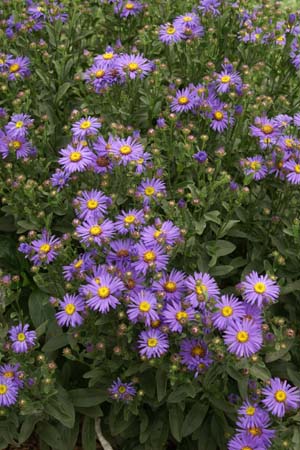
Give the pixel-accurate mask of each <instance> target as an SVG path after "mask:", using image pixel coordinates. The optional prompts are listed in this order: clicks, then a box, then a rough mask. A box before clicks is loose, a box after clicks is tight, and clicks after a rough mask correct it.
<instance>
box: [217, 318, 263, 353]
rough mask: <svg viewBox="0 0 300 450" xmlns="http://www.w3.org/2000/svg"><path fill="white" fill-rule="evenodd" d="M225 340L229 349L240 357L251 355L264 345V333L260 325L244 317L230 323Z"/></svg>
mask: <svg viewBox="0 0 300 450" xmlns="http://www.w3.org/2000/svg"><path fill="white" fill-rule="evenodd" d="M224 342H225V344H226V345H227V346H228V351H229V352H230V353H234V354H235V355H236V356H238V357H239V358H243V357H249V356H251V355H253V354H254V353H256V352H258V351H259V350H260V348H261V346H262V333H261V329H260V327H259V326H258V325H256V324H253V323H251V321H249V320H246V319H244V320H243V321H242V322H235V323H232V324H231V325H229V326H228V327H227V329H226V331H225V333H224Z"/></svg>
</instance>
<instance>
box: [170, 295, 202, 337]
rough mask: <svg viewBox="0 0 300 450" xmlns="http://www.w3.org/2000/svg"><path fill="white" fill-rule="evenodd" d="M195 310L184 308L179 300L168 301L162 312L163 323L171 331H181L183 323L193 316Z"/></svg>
mask: <svg viewBox="0 0 300 450" xmlns="http://www.w3.org/2000/svg"><path fill="white" fill-rule="evenodd" d="M195 312H196V311H195V310H194V308H191V307H189V308H185V307H184V306H183V305H182V304H181V302H175V301H173V302H170V303H168V304H167V306H166V307H165V309H164V310H163V312H162V318H163V323H164V324H166V325H168V327H169V329H170V330H171V331H172V332H173V333H182V330H183V328H184V325H185V324H186V323H187V322H189V321H190V320H192V319H193V318H194V315H195Z"/></svg>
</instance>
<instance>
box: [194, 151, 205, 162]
mask: <svg viewBox="0 0 300 450" xmlns="http://www.w3.org/2000/svg"><path fill="white" fill-rule="evenodd" d="M193 158H194V159H195V160H196V161H197V162H198V163H199V164H204V163H205V162H206V161H207V159H208V156H207V153H206V152H205V151H199V152H197V153H195V154H194V155H193Z"/></svg>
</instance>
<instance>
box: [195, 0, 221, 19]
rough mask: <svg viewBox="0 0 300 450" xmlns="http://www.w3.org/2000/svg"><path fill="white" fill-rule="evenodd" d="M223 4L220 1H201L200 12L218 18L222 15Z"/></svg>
mask: <svg viewBox="0 0 300 450" xmlns="http://www.w3.org/2000/svg"><path fill="white" fill-rule="evenodd" d="M220 6H221V3H220V2H219V0H200V5H199V10H200V11H201V12H202V13H203V14H212V15H213V16H217V15H219V14H220V11H219V9H218V8H219V7H220Z"/></svg>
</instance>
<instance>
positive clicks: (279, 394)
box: [274, 390, 286, 403]
mask: <svg viewBox="0 0 300 450" xmlns="http://www.w3.org/2000/svg"><path fill="white" fill-rule="evenodd" d="M274 397H275V400H277V401H278V402H279V403H283V402H285V401H286V392H284V391H281V390H279V391H276V392H275V395H274Z"/></svg>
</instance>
